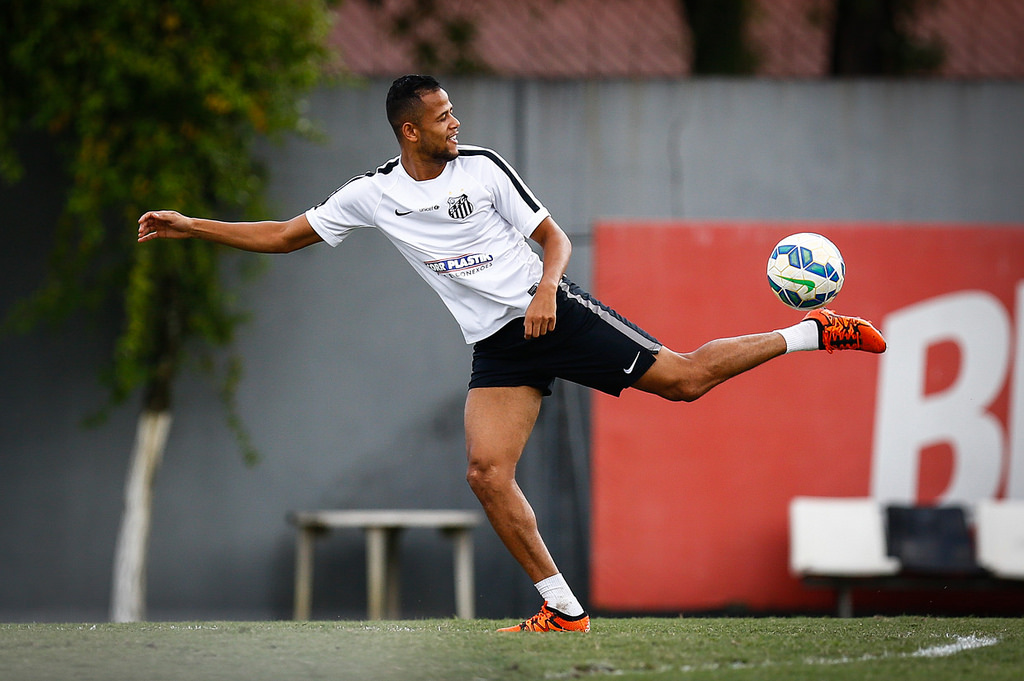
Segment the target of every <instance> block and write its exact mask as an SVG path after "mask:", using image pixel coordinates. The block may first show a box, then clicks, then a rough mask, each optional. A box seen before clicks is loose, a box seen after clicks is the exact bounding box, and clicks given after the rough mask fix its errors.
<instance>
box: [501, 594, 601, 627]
mask: <svg viewBox="0 0 1024 681" xmlns="http://www.w3.org/2000/svg"><path fill="white" fill-rule="evenodd" d="M498 631H579V632H586V631H590V615H588V614H587V613H583V614H582V615H577V616H576V617H569V616H568V615H566V614H565V613H561V612H558V611H557V610H555V609H554V608H549V607H548V602H547V601H544V605H542V606H541V607H540V612H538V613H537V614H536V615H534V616H533V617H531V618H530V619H528V620H526V621H525V622H521V623H520V624H517V625H515V626H514V627H505V628H504V629H498Z"/></svg>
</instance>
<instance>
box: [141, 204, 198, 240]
mask: <svg viewBox="0 0 1024 681" xmlns="http://www.w3.org/2000/svg"><path fill="white" fill-rule="evenodd" d="M191 222H192V219H191V218H188V217H185V216H184V215H182V214H181V213H178V212H176V211H173V210H151V211H149V212H148V213H146V214H145V215H143V216H142V217H141V218H139V241H140V242H142V241H149V240H150V239H157V238H159V239H187V238H188V237H189V236H191V226H190V225H191Z"/></svg>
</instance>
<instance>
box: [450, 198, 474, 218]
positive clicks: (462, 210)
mask: <svg viewBox="0 0 1024 681" xmlns="http://www.w3.org/2000/svg"><path fill="white" fill-rule="evenodd" d="M472 212H473V204H472V203H470V202H469V197H468V196H466V195H465V194H462V195H461V196H454V197H450V198H449V199H448V215H450V216H451V217H452V219H453V220H465V219H466V218H467V217H469V214H470V213H472Z"/></svg>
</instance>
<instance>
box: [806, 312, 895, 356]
mask: <svg viewBox="0 0 1024 681" xmlns="http://www.w3.org/2000/svg"><path fill="white" fill-rule="evenodd" d="M804 319H811V320H813V321H815V322H817V324H818V338H819V341H820V345H821V348H822V349H823V350H827V351H828V352H834V351H836V350H863V351H864V352H875V353H879V352H885V339H884V338H882V334H880V333H878V329H876V328H875V327H874V326H872V325H871V322H869V321H868V320H866V319H861V318H860V317H844V316H843V315H840V314H836V313H835V312H833V311H832V310H826V309H825V308H821V309H820V310H811V311H810V312H808V313H807V315H806V316H805V317H804Z"/></svg>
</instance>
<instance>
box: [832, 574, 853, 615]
mask: <svg viewBox="0 0 1024 681" xmlns="http://www.w3.org/2000/svg"><path fill="white" fill-rule="evenodd" d="M836 611H837V612H836V614H837V615H838V616H839V617H842V618H850V617H853V587H852V586H851V585H850V583H849V582H840V583H839V586H837V587H836Z"/></svg>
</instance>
